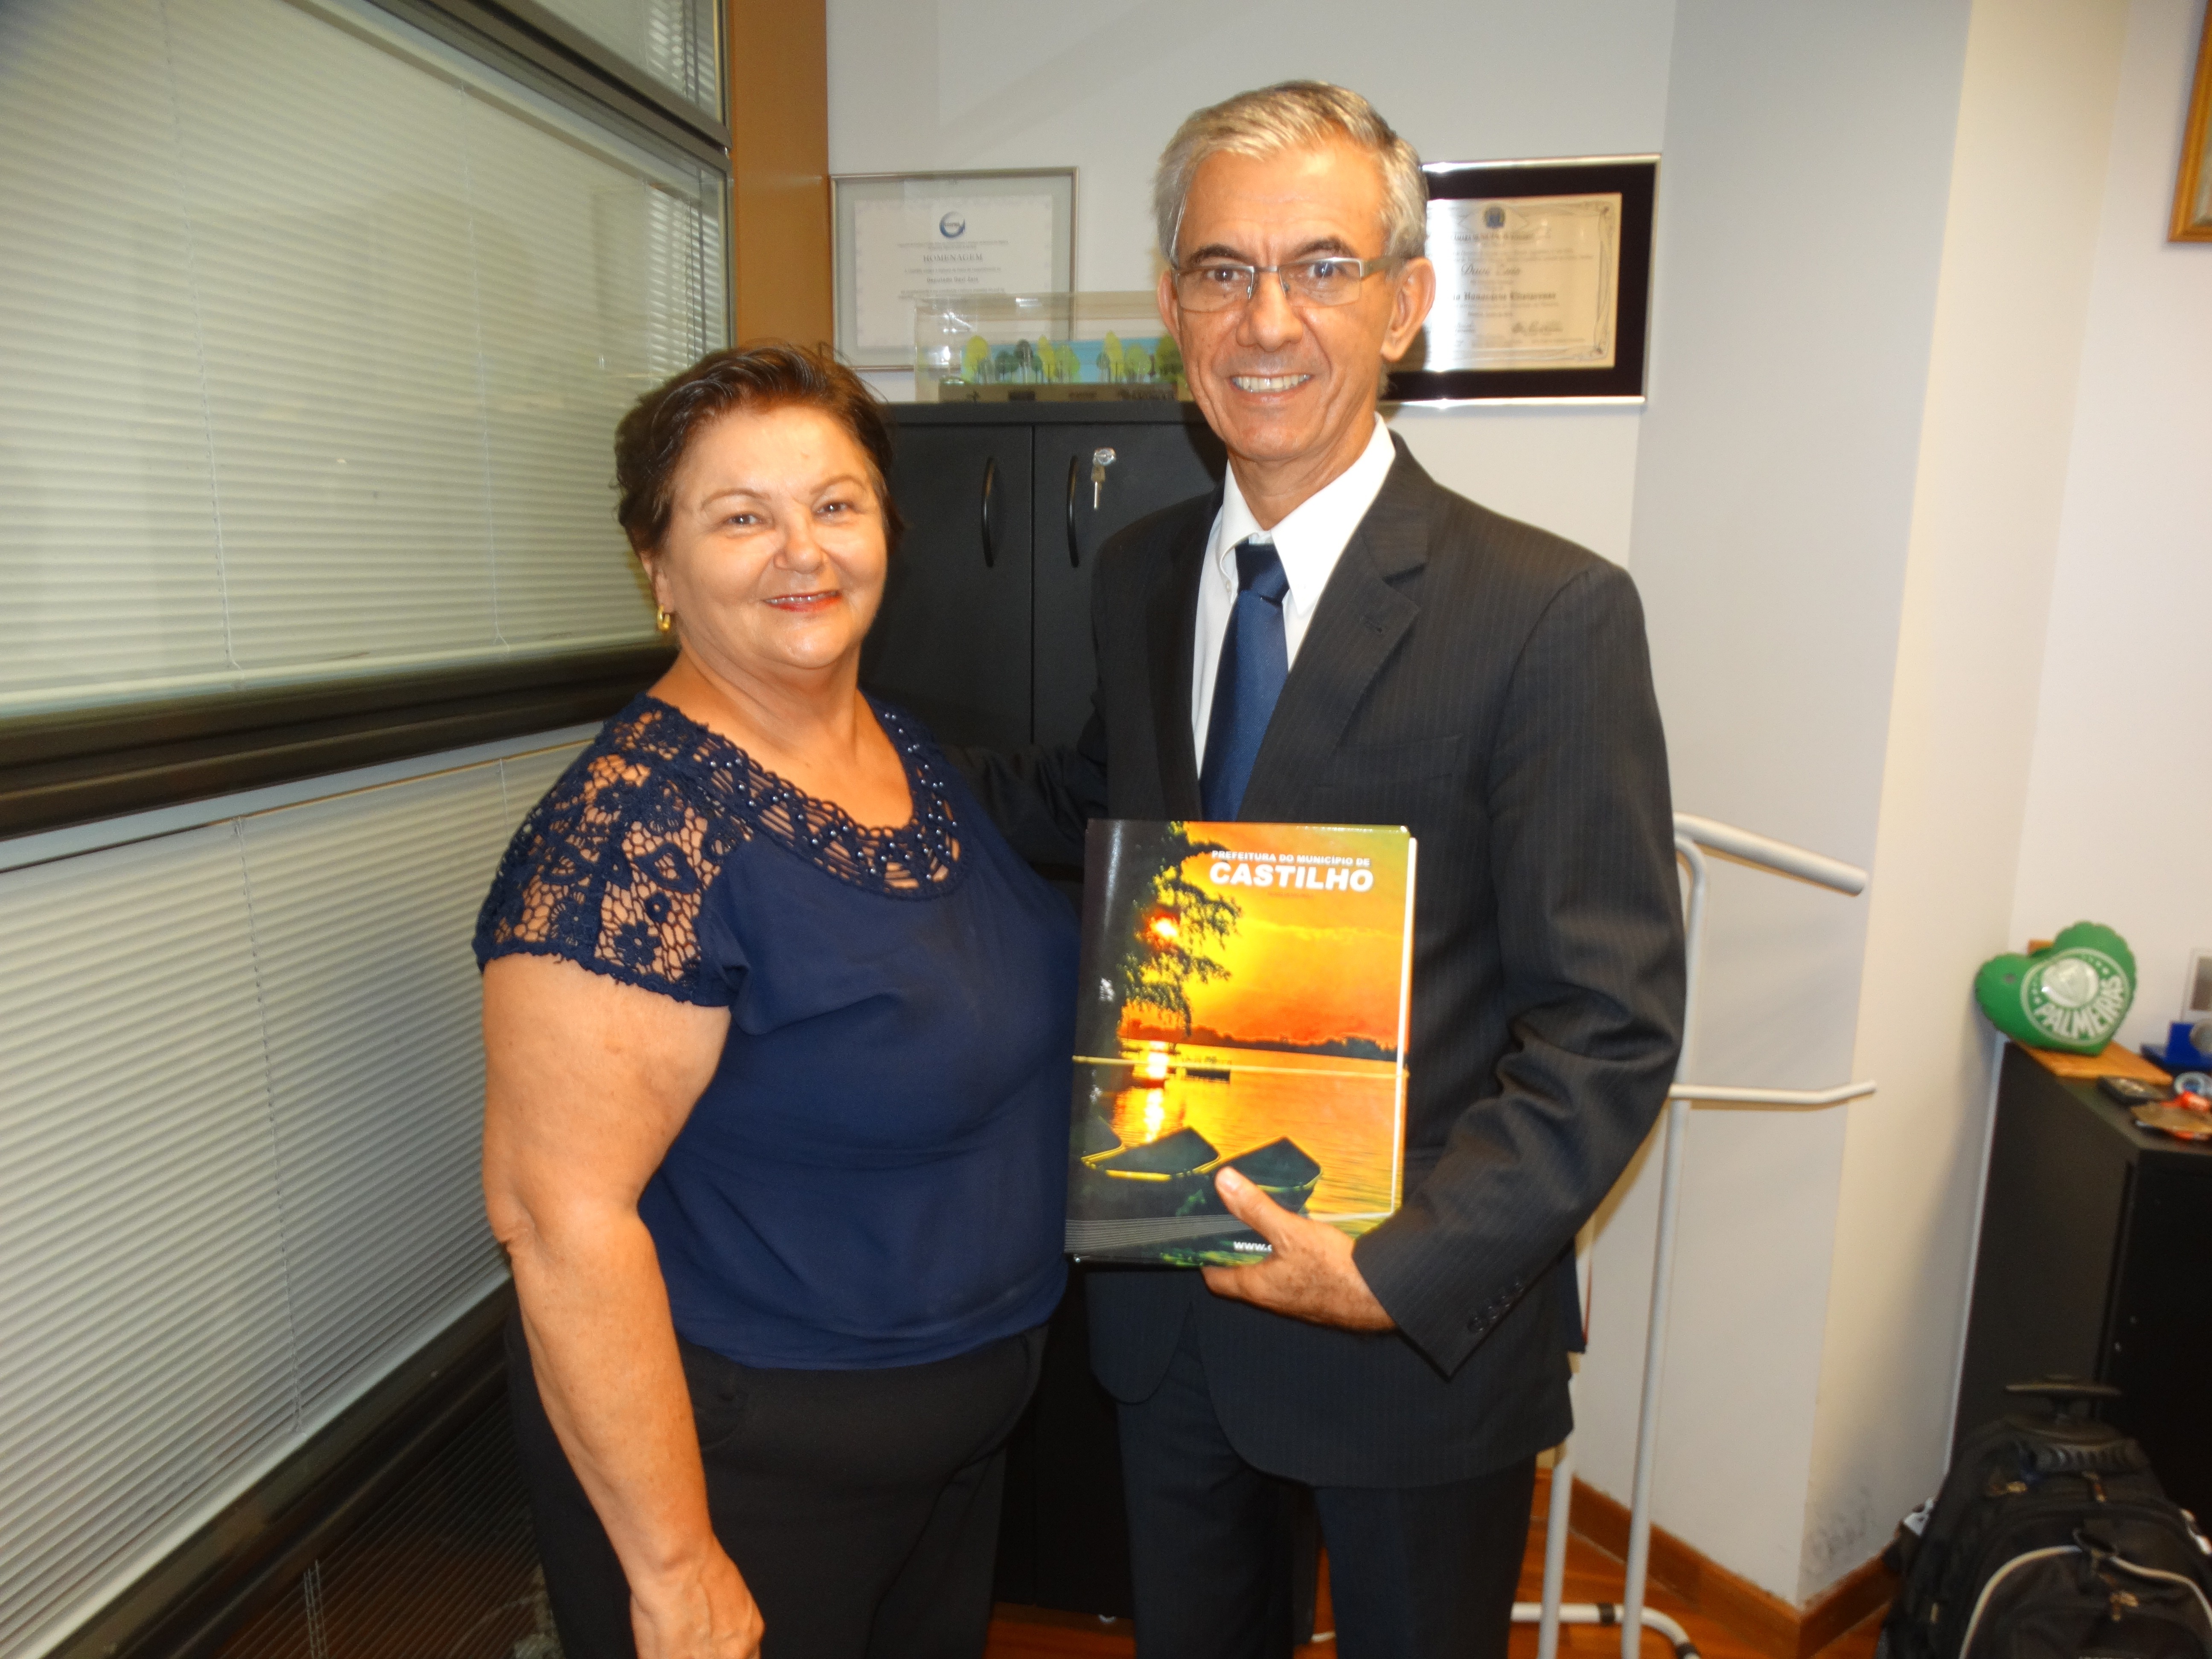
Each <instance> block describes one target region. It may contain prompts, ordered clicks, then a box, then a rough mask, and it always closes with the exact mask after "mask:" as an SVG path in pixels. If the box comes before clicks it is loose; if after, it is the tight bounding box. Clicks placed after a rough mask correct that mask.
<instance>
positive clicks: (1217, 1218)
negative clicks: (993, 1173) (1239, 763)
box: [1068, 821, 1414, 1265]
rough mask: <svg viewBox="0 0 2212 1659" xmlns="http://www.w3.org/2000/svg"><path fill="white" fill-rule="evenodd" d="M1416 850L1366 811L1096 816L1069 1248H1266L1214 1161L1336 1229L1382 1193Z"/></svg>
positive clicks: (1117, 1251)
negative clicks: (1361, 817) (1317, 815)
mask: <svg viewBox="0 0 2212 1659" xmlns="http://www.w3.org/2000/svg"><path fill="white" fill-rule="evenodd" d="M1413 852H1414V848H1413V842H1412V841H1411V840H1410V838H1409V837H1408V836H1407V834H1406V832H1405V831H1404V830H1402V829H1389V828H1383V827H1377V826H1370V825H1352V826H1346V825H1312V824H1271V823H1140V822H1132V821H1109V822H1100V823H1093V824H1092V825H1091V846H1090V848H1089V857H1088V860H1087V862H1086V869H1087V871H1088V872H1089V878H1088V880H1087V882H1086V886H1085V904H1084V972H1083V978H1082V981H1081V983H1082V987H1083V988H1082V994H1081V996H1082V1000H1081V1003H1080V1005H1079V1012H1078V1018H1077V1033H1076V1054H1075V1062H1076V1064H1075V1091H1074V1100H1073V1133H1072V1138H1071V1148H1070V1164H1069V1196H1068V1248H1069V1249H1071V1250H1073V1251H1074V1252H1075V1253H1076V1254H1078V1255H1085V1256H1109V1257H1114V1258H1117V1259H1122V1260H1138V1261H1167V1262H1173V1263H1176V1264H1181V1265H1197V1264H1200V1263H1206V1262H1234V1261H1252V1260H1255V1258H1257V1257H1259V1256H1261V1255H1265V1253H1266V1248H1267V1247H1266V1245H1265V1243H1263V1242H1262V1241H1261V1240H1259V1238H1258V1237H1257V1236H1256V1235H1255V1234H1254V1233H1252V1232H1251V1231H1249V1229H1246V1228H1244V1227H1243V1225H1241V1224H1239V1223H1238V1222H1237V1221H1236V1220H1235V1218H1232V1217H1231V1216H1229V1215H1228V1214H1227V1213H1226V1212H1225V1210H1224V1208H1223V1207H1222V1206H1221V1203H1220V1199H1219V1195H1218V1192H1217V1191H1216V1190H1215V1188H1214V1184H1213V1183H1214V1176H1216V1175H1217V1174H1218V1173H1219V1171H1220V1170H1221V1169H1223V1168H1224V1167H1225V1166H1234V1167H1235V1168H1236V1169H1237V1170H1239V1171H1240V1172H1241V1173H1243V1175H1245V1176H1247V1177H1248V1178H1249V1179H1251V1180H1252V1181H1254V1182H1255V1183H1256V1184H1258V1185H1259V1186H1260V1187H1261V1189H1262V1190H1264V1191H1266V1192H1267V1194H1268V1195H1269V1196H1270V1197H1271V1198H1273V1200H1275V1201H1276V1202H1277V1203H1279V1204H1280V1205H1282V1206H1284V1207H1285V1208H1287V1209H1291V1210H1296V1211H1299V1212H1303V1213H1304V1214H1306V1215H1308V1216H1310V1217H1312V1218H1316V1219H1318V1220H1324V1221H1328V1222H1330V1223H1332V1224H1333V1225H1337V1226H1340V1227H1342V1228H1343V1229H1344V1230H1345V1231H1347V1232H1360V1231H1365V1230H1366V1229H1367V1228H1369V1227H1371V1226H1373V1225H1375V1224H1376V1222H1378V1221H1380V1220H1382V1219H1383V1218H1384V1217H1386V1216H1388V1215H1389V1213H1390V1212H1392V1211H1393V1210H1395V1208H1396V1207H1397V1205H1398V1201H1399V1197H1400V1194H1399V1190H1398V1188H1399V1165H1400V1150H1401V1146H1400V1143H1401V1126H1402V1123H1403V1118H1404V1101H1405V1068H1404V1065H1403V1063H1402V1054H1403V1048H1404V1042H1405V1022H1406V1018H1407V1004H1408V996H1407V991H1408V984H1407V981H1408V976H1409V968H1410V957H1411V951H1410V949H1409V944H1410V939H1411V921H1412V898H1413V865H1414V859H1413Z"/></svg>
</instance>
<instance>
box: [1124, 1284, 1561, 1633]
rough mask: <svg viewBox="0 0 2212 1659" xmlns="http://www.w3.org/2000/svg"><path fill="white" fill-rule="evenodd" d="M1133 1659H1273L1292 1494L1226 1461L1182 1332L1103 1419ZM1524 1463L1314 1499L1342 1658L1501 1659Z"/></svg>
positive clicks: (1285, 1618)
mask: <svg viewBox="0 0 2212 1659" xmlns="http://www.w3.org/2000/svg"><path fill="white" fill-rule="evenodd" d="M1119 1411H1120V1417H1121V1470H1122V1478H1123V1480H1124V1482H1125V1484H1126V1486H1127V1491H1128V1501H1129V1541H1130V1563H1131V1566H1132V1569H1133V1574H1134V1578H1135V1589H1136V1626H1137V1656H1138V1659H1285V1656H1287V1655H1288V1654H1289V1652H1290V1651H1291V1589H1292V1586H1291V1571H1290V1568H1291V1559H1292V1552H1291V1542H1292V1534H1293V1528H1294V1526H1295V1524H1296V1516H1297V1496H1298V1490H1299V1489H1298V1488H1297V1486H1294V1485H1293V1484H1292V1483H1291V1482H1290V1481H1288V1480H1281V1479H1279V1478H1278V1477H1276V1476H1274V1475H1271V1474H1266V1473H1264V1472H1263V1471H1261V1470H1259V1469H1256V1468H1253V1467H1252V1465H1250V1464H1249V1463H1247V1462H1245V1461H1244V1460H1243V1458H1242V1457H1240V1456H1239V1455H1237V1450H1236V1449H1235V1448H1234V1447H1233V1446H1231V1444H1230V1443H1229V1437H1228V1436H1227V1435H1226V1434H1225V1433H1224V1432H1223V1431H1222V1427H1221V1423H1220V1419H1218V1417H1217V1416H1216V1415H1215V1413H1214V1409H1213V1401H1212V1395H1210V1394H1209V1392H1208V1391H1207V1388H1206V1364H1205V1359H1204V1357H1203V1355H1202V1354H1201V1353H1200V1349H1199V1344H1198V1334H1197V1331H1196V1328H1195V1327H1194V1325H1193V1323H1192V1322H1188V1321H1186V1322H1184V1325H1183V1331H1182V1340H1181V1342H1180V1343H1179V1344H1178V1346H1177V1347H1176V1355H1175V1358H1174V1360H1173V1361H1172V1362H1171V1363H1170V1364H1169V1366H1168V1371H1167V1376H1165V1378H1164V1379H1163V1380H1162V1382H1161V1383H1160V1386H1159V1389H1158V1391H1157V1392H1156V1393H1154V1394H1153V1395H1152V1396H1151V1397H1150V1398H1149V1399H1146V1400H1142V1401H1138V1402H1136V1403H1135V1404H1133V1405H1132V1404H1130V1403H1128V1402H1127V1401H1124V1402H1122V1403H1121V1406H1120V1407H1119ZM1535 1490H1536V1460H1535V1459H1534V1457H1533V1456H1531V1457H1528V1458H1525V1459H1523V1460H1522V1461H1521V1462H1517V1463H1514V1464H1511V1465H1509V1466H1508V1467H1507V1468H1503V1469H1500V1470H1498V1471H1496V1472H1495V1473H1493V1474H1484V1475H1478V1476H1477V1477H1475V1478H1474V1480H1455V1481H1449V1482H1447V1483H1445V1484H1443V1485H1441V1486H1316V1487H1315V1488H1313V1489H1312V1492H1313V1501H1314V1506H1315V1508H1316V1510H1318V1511H1319V1512H1320V1516H1321V1529H1322V1540H1323V1541H1324V1542H1325V1543H1326V1544H1327V1545H1328V1572H1329V1594H1330V1599H1331V1601H1332V1602H1333V1603H1334V1607H1335V1620H1336V1651H1337V1652H1338V1653H1340V1654H1341V1655H1342V1656H1344V1659H1504V1655H1505V1650H1506V1638H1507V1636H1508V1634H1509V1632H1510V1630H1511V1627H1512V1619H1513V1599H1514V1592H1515V1589H1516V1587H1517V1585H1518V1583H1519V1582H1520V1577H1521V1559H1522V1552H1523V1551H1524V1549H1525V1548H1526V1547H1527V1542H1528V1515H1529V1510H1530V1506H1531V1504H1532V1503H1533V1501H1534V1497H1535Z"/></svg>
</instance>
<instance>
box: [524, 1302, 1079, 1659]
mask: <svg viewBox="0 0 2212 1659" xmlns="http://www.w3.org/2000/svg"><path fill="white" fill-rule="evenodd" d="M681 1346H682V1349H683V1355H684V1380H685V1381H686V1382H687V1383H689V1384H690V1389H691V1407H692V1414H693V1417H694V1419H696V1422H697V1424H698V1427H699V1449H700V1452H701V1454H702V1456H703V1458H704V1459H705V1462H706V1467H707V1502H708V1510H709V1512H710V1513H711V1515H712V1516H713V1519H714V1534H715V1536H716V1537H718V1538H720V1540H721V1541H722V1547H723V1548H724V1549H726V1550H727V1551H728V1552H729V1554H730V1559H732V1560H733V1561H735V1562H736V1563H737V1564H738V1571H740V1572H742V1573H743V1574H744V1577H745V1583H746V1584H747V1585H748V1586H750V1589H751V1590H752V1593H753V1596H754V1598H755V1599H756V1600H757V1601H758V1602H759V1603H760V1608H761V1616H762V1618H763V1620H766V1622H767V1626H768V1632H767V1635H766V1636H765V1637H764V1638H763V1643H762V1649H761V1650H762V1654H763V1659H977V1656H979V1655H981V1652H982V1651H983V1644H984V1641H985V1639H986V1638H987V1634H988V1632H989V1628H990V1622H991V1574H992V1569H993V1566H994V1561H995V1558H996V1555H997V1547H998V1536H999V1507H1000V1494H1001V1492H1002V1491H1003V1490H1004V1486H1005V1482H1006V1437H1007V1435H1008V1434H1009V1433H1011V1432H1012V1430H1013V1426H1014V1423H1015V1420H1016V1419H1018V1417H1020V1415H1021V1413H1022V1408H1023V1407H1024V1406H1025V1405H1026V1404H1027V1403H1028V1401H1029V1397H1030V1391H1031V1390H1032V1389H1035V1388H1036V1379H1037V1368H1038V1363H1039V1361H1040V1360H1041V1359H1042V1356H1043V1352H1044V1331H1043V1328H1042V1327H1040V1328H1037V1329H1036V1330H1033V1331H1030V1332H1028V1333H1026V1334H1024V1335H1021V1336H1017V1337H1010V1338H1008V1339H1007V1340H1005V1341H1002V1342H995V1343H993V1344H991V1345H990V1346H987V1347H984V1348H979V1349H977V1350H976V1351H975V1352H973V1353H966V1354H960V1355H957V1356H956V1357H955V1358H951V1359H945V1360H939V1361H938V1362H936V1363H935V1364H928V1365H906V1366H899V1367H896V1368H894V1369H890V1370H868V1371H791V1370H759V1369H757V1368H754V1367H751V1366H746V1365H739V1364H735V1363H734V1362H732V1361H731V1360H728V1359H725V1358H723V1357H722V1356H721V1355H720V1354H717V1353H714V1352H709V1351H708V1350H707V1349H705V1348H701V1347H697V1346H693V1345H692V1344H690V1343H688V1342H686V1343H683V1344H681ZM507 1392H508V1396H509V1399H510V1401H511V1402H512V1405H513V1417H514V1432H515V1440H516V1443H517V1444H518V1446H519V1448H520V1451H521V1455H522V1468H523V1474H524V1477H525V1480H526V1482H527V1484H528V1486H529V1488H530V1504H531V1512H532V1517H533V1518H534V1520H535V1521H536V1522H537V1528H538V1555H539V1559H541V1560H542V1561H543V1562H544V1568H545V1589H546V1594H547V1596H548V1597H549V1599H550V1601H551V1602H552V1604H553V1620H554V1623H555V1625H556V1626H557V1627H558V1628H559V1631H560V1633H561V1646H562V1651H563V1652H564V1653H565V1654H566V1655H567V1659H634V1656H635V1653H636V1646H635V1641H634V1640H633V1638H632V1636H631V1632H630V1620H629V1583H628V1581H627V1580H626V1579H625V1578H624V1577H623V1570H622V1564H621V1562H620V1561H619V1560H618V1559H617V1558H616V1555H615V1552H614V1546H613V1545H612V1544H611V1543H610V1542H609V1541H608V1540H607V1534H606V1529H605V1528H604V1527H603V1526H601V1525H600V1523H599V1516H598V1514H597V1513H596V1512H595V1511H594V1510H592V1505H591V1502H590V1500H589V1499H588V1498H586V1496H585V1493H584V1488H583V1485H582V1483H581V1482H580V1481H579V1480H577V1479H576V1475H575V1472H574V1470H573V1469H572V1468H570V1467H569V1464H568V1457H567V1455H565V1454H564V1453H563V1452H562V1449H561V1444H560V1442H559V1441H558V1439H556V1437H555V1436H554V1432H553V1425H552V1424H551V1423H550V1422H549V1421H548V1420H547V1419H546V1416H545V1408H544V1404H543V1402H542V1401H540V1400H539V1398H538V1383H537V1378H536V1377H535V1376H534V1375H533V1374H532V1370H531V1364H530V1350H529V1346H528V1344H527V1343H526V1341H525V1340H524V1338H523V1335H522V1328H521V1322H520V1319H516V1320H512V1321H510V1322H508V1325H507Z"/></svg>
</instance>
